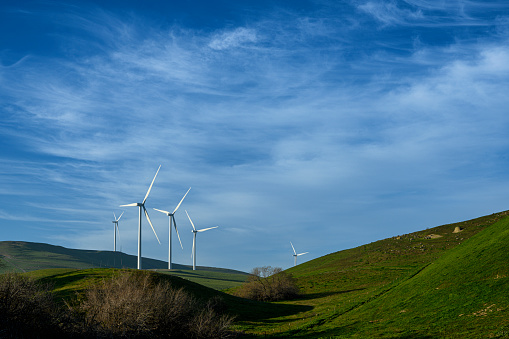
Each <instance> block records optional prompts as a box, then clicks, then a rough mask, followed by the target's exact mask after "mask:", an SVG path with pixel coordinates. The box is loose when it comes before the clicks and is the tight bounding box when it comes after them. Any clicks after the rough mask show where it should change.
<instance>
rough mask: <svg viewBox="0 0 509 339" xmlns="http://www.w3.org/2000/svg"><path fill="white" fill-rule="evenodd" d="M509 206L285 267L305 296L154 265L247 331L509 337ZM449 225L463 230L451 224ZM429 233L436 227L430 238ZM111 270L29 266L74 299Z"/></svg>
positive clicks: (307, 335) (274, 334)
mask: <svg viewBox="0 0 509 339" xmlns="http://www.w3.org/2000/svg"><path fill="white" fill-rule="evenodd" d="M508 214H509V213H508V212H501V213H497V214H493V215H490V216H486V217H481V218H477V219H474V220H470V221H465V222H462V223H457V224H450V225H444V226H439V227H435V228H431V229H427V230H424V231H420V232H415V233H412V234H407V235H403V236H399V237H393V238H389V239H384V240H380V241H377V242H374V243H371V244H366V245H363V246H359V247H357V248H353V249H349V250H345V251H340V252H336V253H332V254H329V255H326V256H323V257H321V258H317V259H315V260H312V261H309V262H306V263H304V264H301V265H299V266H297V267H294V268H291V269H289V270H288V272H289V273H292V274H293V275H294V276H295V277H296V279H297V283H298V285H299V286H300V288H301V292H302V297H301V298H299V299H295V300H289V301H284V302H275V303H260V302H254V301H249V300H244V299H241V298H237V297H234V296H232V295H229V294H225V293H223V292H221V291H219V290H222V289H224V288H231V287H235V286H236V285H237V284H239V283H241V281H242V280H243V279H244V278H245V277H246V276H245V274H237V273H238V272H237V273H236V272H229V274H226V273H225V272H221V271H217V270H216V271H210V272H209V271H202V270H198V271H186V270H172V271H171V272H168V271H164V270H162V271H160V272H161V273H156V272H153V274H157V275H158V277H160V279H170V280H171V283H172V284H173V285H174V286H175V287H183V288H185V289H186V290H187V291H188V292H190V293H191V294H193V295H195V296H197V297H198V298H204V299H207V298H210V297H213V296H221V297H222V298H223V299H224V301H225V303H226V304H227V305H228V310H229V313H231V314H236V315H237V321H236V325H235V326H236V329H238V330H242V331H244V332H245V333H246V334H247V336H246V337H248V338H249V337H253V338H257V337H275V338H278V337H280V338H289V337H292V338H373V337H376V338H436V337H440V338H502V337H508V336H509V314H508V312H509V218H508V217H507V215H508ZM456 226H459V227H462V228H463V231H462V232H460V233H452V231H453V230H454V228H455V227H456ZM430 234H438V235H441V237H439V238H427V236H428V235H430ZM0 250H1V248H0ZM0 253H1V252H0ZM12 258H13V256H11V258H4V259H7V262H5V261H3V264H4V266H3V267H4V268H5V267H8V266H9V265H11V266H12V265H19V261H18V262H14V263H12ZM9 259H11V262H10V263H9ZM115 272H118V270H114V269H87V270H75V269H70V268H67V269H55V268H52V269H47V270H41V271H33V272H29V273H26V274H27V275H31V276H32V277H34V278H36V279H39V280H40V281H43V282H50V283H52V284H53V286H54V290H55V293H56V294H57V296H58V297H59V298H62V299H67V300H72V298H75V297H76V295H77V294H79V293H80V292H82V291H84V290H85V289H86V288H88V287H89V286H91V285H93V284H96V283H97V282H99V281H102V280H103V279H108V278H109V277H111V275H112V274H115ZM182 278H184V279H182ZM204 285H208V286H209V287H205V286H204Z"/></svg>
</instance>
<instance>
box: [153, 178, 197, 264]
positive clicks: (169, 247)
mask: <svg viewBox="0 0 509 339" xmlns="http://www.w3.org/2000/svg"><path fill="white" fill-rule="evenodd" d="M190 190H191V187H189V189H188V190H187V192H186V194H184V196H183V197H182V199H181V200H180V202H179V204H178V205H177V207H175V209H174V210H173V212H172V213H170V212H168V211H164V210H158V209H157V208H154V209H155V210H156V211H158V212H161V213H164V214H166V215H167V216H169V217H170V225H169V227H168V233H169V235H168V243H169V246H168V269H169V270H171V263H172V260H171V233H172V232H171V224H172V222H173V225H174V227H175V231H176V232H177V236H178V238H179V242H180V247H182V249H184V247H183V246H182V241H180V235H179V231H178V230H177V221H176V220H175V212H177V210H178V209H179V207H180V204H182V201H184V198H185V197H186V195H187V193H189V191H190Z"/></svg>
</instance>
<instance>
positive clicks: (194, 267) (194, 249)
mask: <svg viewBox="0 0 509 339" xmlns="http://www.w3.org/2000/svg"><path fill="white" fill-rule="evenodd" d="M186 214H187V217H188V218H189V221H190V222H191V226H193V230H192V231H191V232H193V233H194V237H193V251H192V252H191V255H192V257H193V271H196V233H198V232H205V231H208V230H211V229H213V228H218V227H219V226H214V227H209V228H204V229H201V230H197V229H196V228H195V227H194V224H193V221H192V220H191V217H190V216H189V213H187V211H186Z"/></svg>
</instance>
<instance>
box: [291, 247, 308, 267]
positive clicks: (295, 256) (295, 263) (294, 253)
mask: <svg viewBox="0 0 509 339" xmlns="http://www.w3.org/2000/svg"><path fill="white" fill-rule="evenodd" d="M290 245H292V249H293V258H294V259H295V261H294V263H293V266H297V257H298V256H299V255H303V254H306V253H309V252H304V253H299V254H297V252H295V247H293V244H292V242H291V241H290Z"/></svg>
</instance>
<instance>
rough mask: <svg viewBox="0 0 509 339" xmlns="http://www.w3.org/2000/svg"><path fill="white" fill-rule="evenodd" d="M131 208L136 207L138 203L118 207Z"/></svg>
mask: <svg viewBox="0 0 509 339" xmlns="http://www.w3.org/2000/svg"><path fill="white" fill-rule="evenodd" d="M133 206H138V203H136V202H133V203H132V204H127V205H120V207H133Z"/></svg>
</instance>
